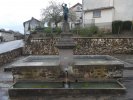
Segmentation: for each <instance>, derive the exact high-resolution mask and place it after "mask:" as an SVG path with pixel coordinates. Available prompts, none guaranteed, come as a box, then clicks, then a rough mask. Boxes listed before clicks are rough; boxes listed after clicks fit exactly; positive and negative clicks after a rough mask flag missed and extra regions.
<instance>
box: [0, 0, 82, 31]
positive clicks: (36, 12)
mask: <svg viewBox="0 0 133 100" xmlns="http://www.w3.org/2000/svg"><path fill="white" fill-rule="evenodd" d="M49 1H51V0H0V29H6V30H14V31H19V32H21V33H23V22H25V21H27V20H29V19H31V17H35V18H36V19H39V20H40V19H41V9H43V8H45V7H47V6H48V5H49ZM53 1H56V2H57V1H58V2H61V3H62V2H64V3H67V4H68V7H71V6H73V5H74V4H76V3H78V2H79V3H82V0H53Z"/></svg>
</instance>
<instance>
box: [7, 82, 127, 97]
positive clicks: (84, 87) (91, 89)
mask: <svg viewBox="0 0 133 100" xmlns="http://www.w3.org/2000/svg"><path fill="white" fill-rule="evenodd" d="M125 90H126V88H125V87H124V86H123V85H122V84H121V83H119V82H118V81H115V80H106V81H105V80H103V81H88V82H77V83H75V82H71V83H70V87H69V88H64V87H63V84H62V82H16V83H15V84H14V85H13V86H12V87H11V88H10V89H9V96H10V97H18V96H33V95H34V96H44V95H63V94H67V95H74V94H97V93H101V94H117V93H125Z"/></svg>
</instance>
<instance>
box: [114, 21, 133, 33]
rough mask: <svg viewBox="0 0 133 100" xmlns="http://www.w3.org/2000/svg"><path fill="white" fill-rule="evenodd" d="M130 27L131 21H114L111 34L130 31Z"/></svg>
mask: <svg viewBox="0 0 133 100" xmlns="http://www.w3.org/2000/svg"><path fill="white" fill-rule="evenodd" d="M132 25H133V24H132V22H131V21H119V20H118V21H114V22H112V33H113V34H119V33H121V31H131V29H132Z"/></svg>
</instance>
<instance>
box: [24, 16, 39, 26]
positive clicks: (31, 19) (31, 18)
mask: <svg viewBox="0 0 133 100" xmlns="http://www.w3.org/2000/svg"><path fill="white" fill-rule="evenodd" d="M32 20H36V21H37V22H41V21H39V20H38V19H36V18H34V17H32V18H31V19H30V20H28V21H25V22H24V23H23V25H25V23H27V22H31V21H32Z"/></svg>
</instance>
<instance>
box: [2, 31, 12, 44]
mask: <svg viewBox="0 0 133 100" xmlns="http://www.w3.org/2000/svg"><path fill="white" fill-rule="evenodd" d="M13 40H14V32H13V31H6V30H0V42H8V41H13Z"/></svg>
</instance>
